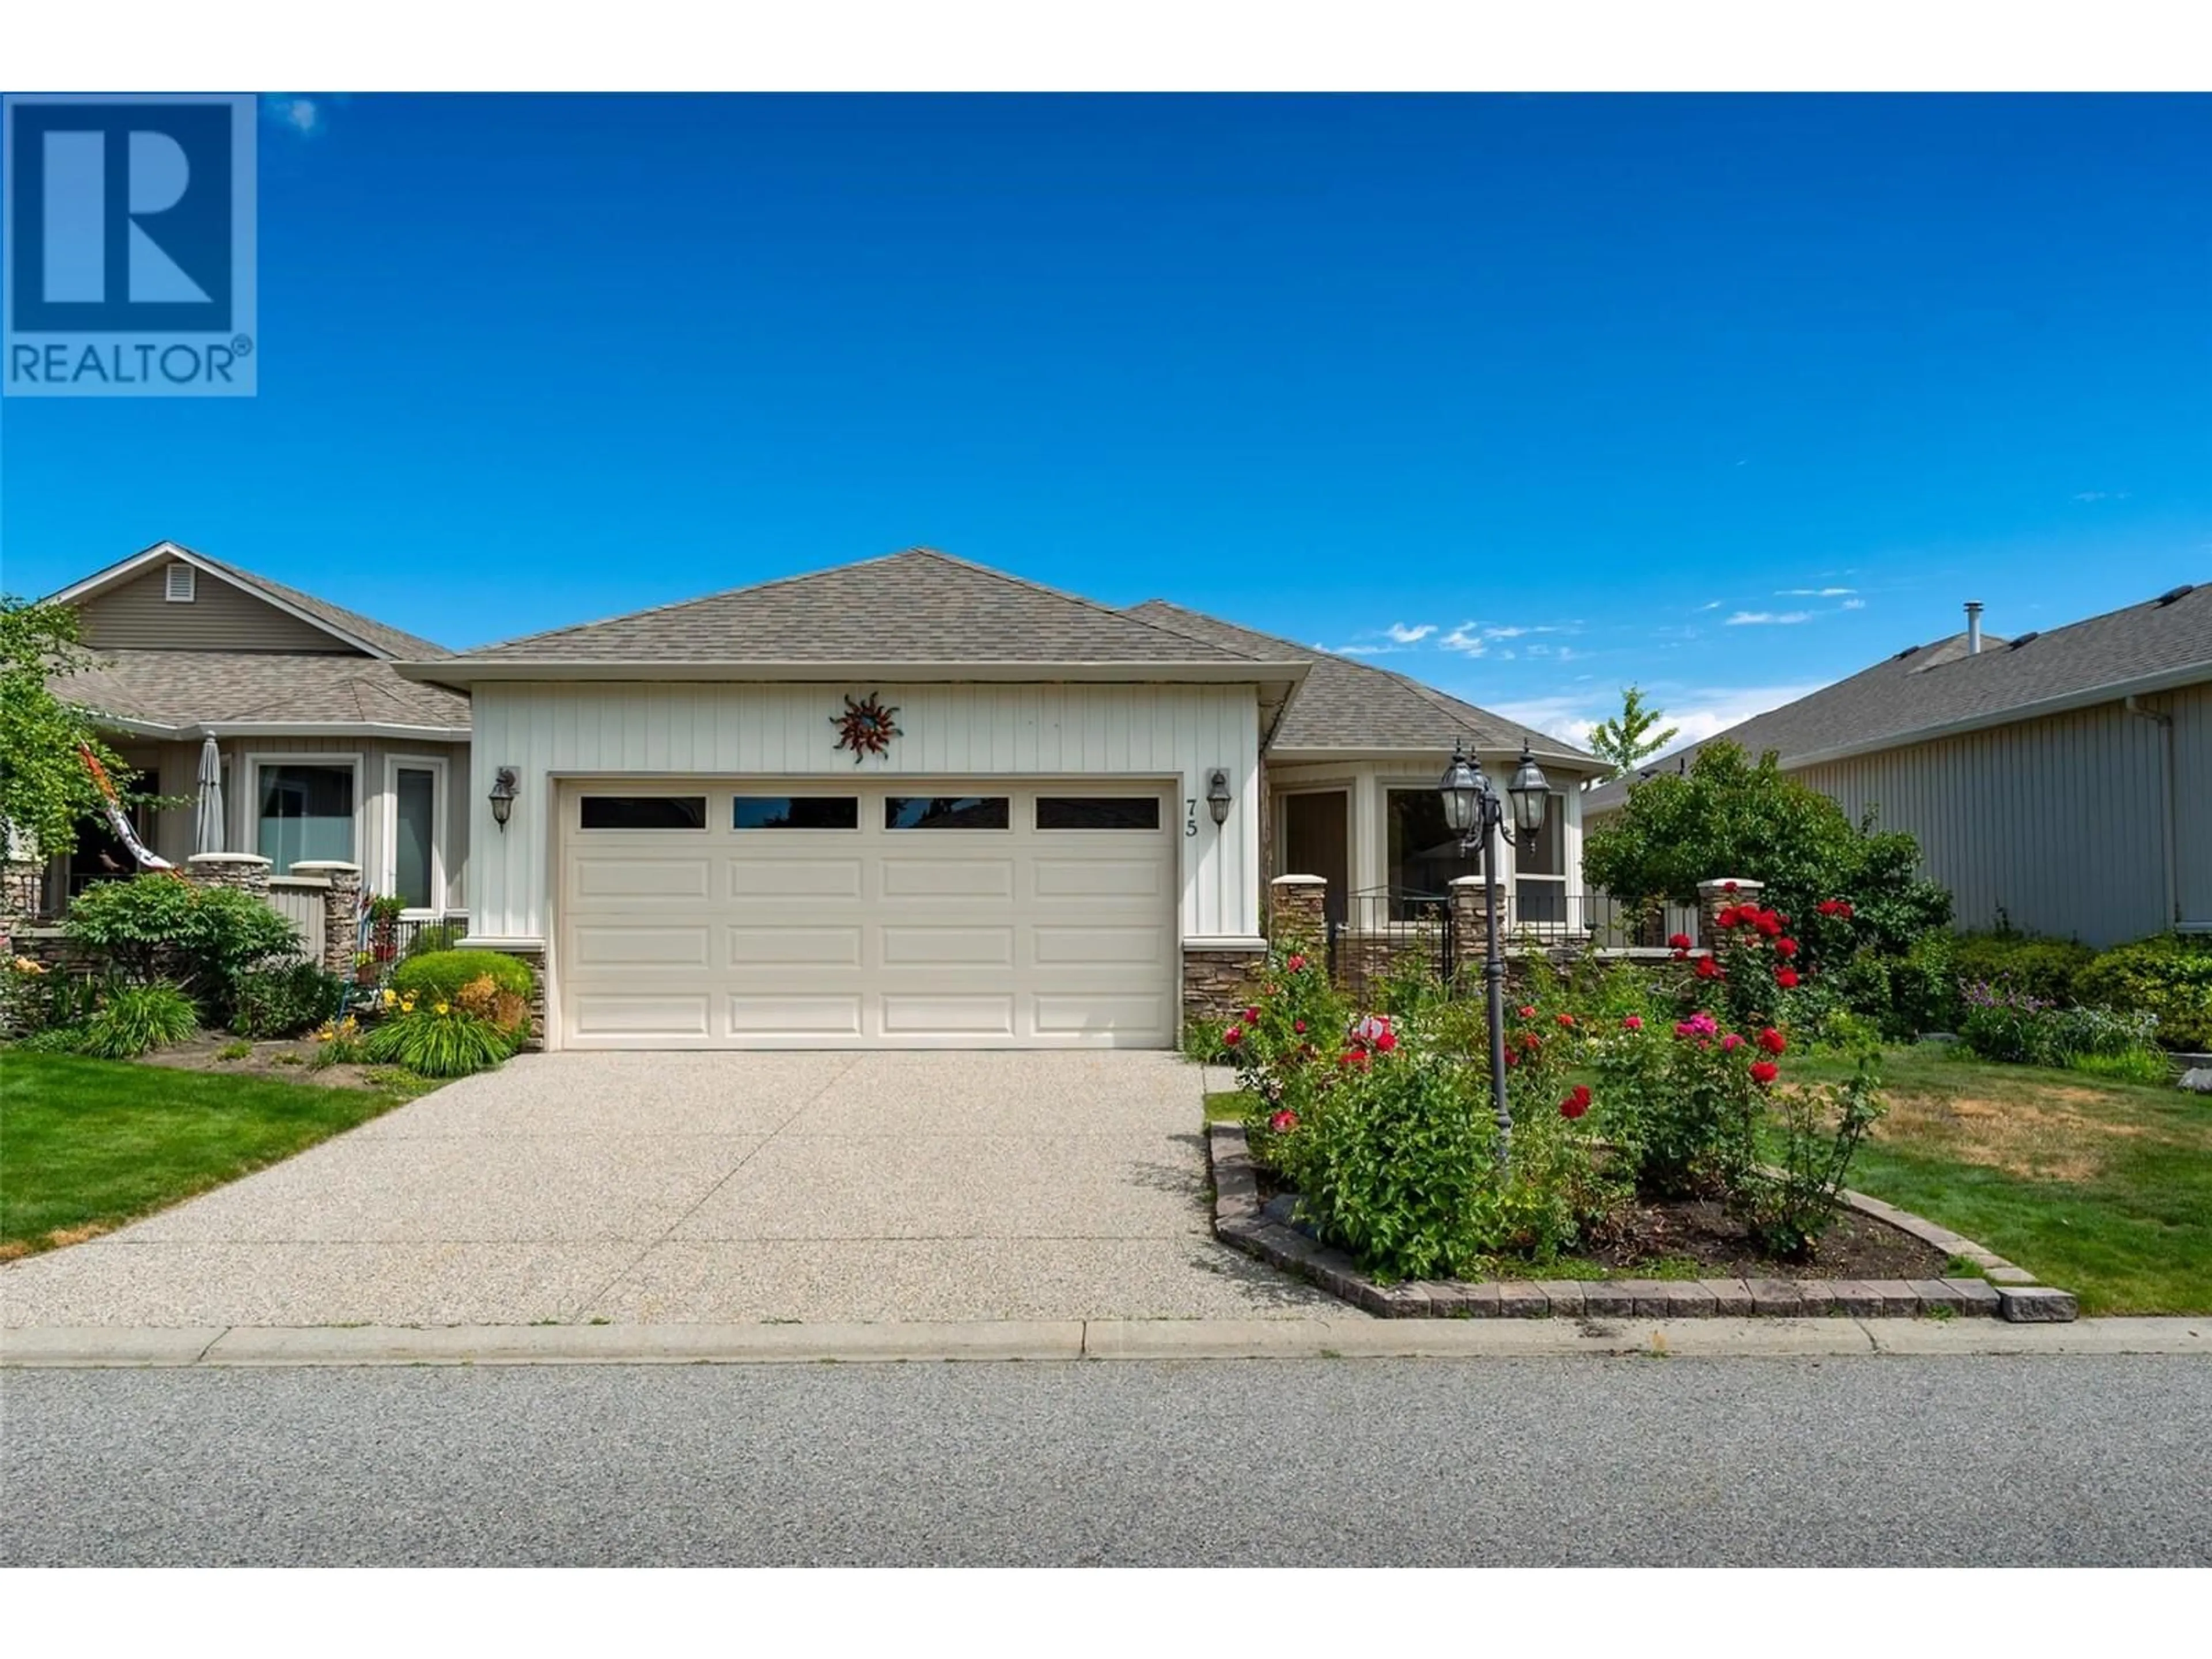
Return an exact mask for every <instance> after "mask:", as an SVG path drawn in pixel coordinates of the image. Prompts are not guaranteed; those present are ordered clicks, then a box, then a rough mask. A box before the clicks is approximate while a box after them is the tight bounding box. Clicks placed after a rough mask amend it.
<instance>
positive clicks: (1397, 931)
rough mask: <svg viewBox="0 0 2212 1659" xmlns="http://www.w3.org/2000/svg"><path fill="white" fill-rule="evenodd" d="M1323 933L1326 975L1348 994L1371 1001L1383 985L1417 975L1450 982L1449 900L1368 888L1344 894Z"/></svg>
mask: <svg viewBox="0 0 2212 1659" xmlns="http://www.w3.org/2000/svg"><path fill="white" fill-rule="evenodd" d="M1342 910H1343V913H1342V915H1340V916H1338V917H1335V918H1333V919H1332V920H1331V921H1330V922H1329V929H1328V965H1329V973H1330V975H1332V976H1333V977H1334V980H1335V981H1336V983H1337V985H1338V986H1339V987H1341V988H1342V989H1343V990H1344V991H1345V992H1346V994H1349V995H1351V996H1352V997H1353V998H1354V999H1356V1000H1360V1001H1366V1000H1370V999H1371V998H1372V997H1373V995H1374V994H1375V993H1376V991H1377V990H1378V989H1379V988H1380V987H1381V985H1382V983H1383V981H1385V980H1389V979H1394V978H1402V977H1406V976H1408V975H1416V974H1418V975H1425V976H1427V977H1430V978H1433V979H1437V980H1439V981H1445V982H1447V983H1448V982H1449V981H1450V979H1451V977H1452V970H1453V968H1454V966H1455V963H1454V961H1453V955H1452V949H1453V947H1452V929H1451V900H1450V898H1449V896H1447V895H1445V894H1443V893H1431V892H1424V891H1422V890H1419V889H1418V888H1411V887H1371V888H1368V889H1365V890H1362V891H1359V892H1354V893H1346V895H1345V896H1344V899H1343V906H1342Z"/></svg>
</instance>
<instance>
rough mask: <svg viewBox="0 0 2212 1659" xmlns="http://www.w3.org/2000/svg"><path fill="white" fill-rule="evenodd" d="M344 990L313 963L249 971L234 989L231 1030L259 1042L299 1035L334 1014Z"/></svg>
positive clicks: (340, 983) (332, 975) (338, 982)
mask: <svg viewBox="0 0 2212 1659" xmlns="http://www.w3.org/2000/svg"><path fill="white" fill-rule="evenodd" d="M344 989H345V987H344V984H343V981H340V980H339V978H338V976H337V975H336V974H331V973H326V972H325V971H324V969H322V968H321V967H320V966H319V964H317V963H312V962H290V963H285V964H284V965H283V966H282V967H274V968H249V969H246V972H244V973H242V974H240V975H239V976H238V982H237V983H236V984H235V985H234V987H232V991H231V1000H230V1029H231V1030H234V1031H235V1032H237V1033H238V1035H239V1036H243V1037H253V1038H256V1039H266V1038H270V1037H289V1036H299V1035H300V1033H301V1032H302V1031H306V1030H312V1029H313V1028H314V1027H315V1026H317V1025H319V1024H321V1023H322V1022H323V1021H325V1020H326V1019H329V1018H331V1017H332V1016H333V1015H335V1014H336V1013H337V1009H338V998H339V997H340V996H341V995H342V994H343V992H344Z"/></svg>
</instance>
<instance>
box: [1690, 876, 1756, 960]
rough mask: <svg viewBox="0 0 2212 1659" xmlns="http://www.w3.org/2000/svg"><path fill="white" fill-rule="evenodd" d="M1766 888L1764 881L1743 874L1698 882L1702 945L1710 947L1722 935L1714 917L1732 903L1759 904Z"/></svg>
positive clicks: (1699, 929)
mask: <svg viewBox="0 0 2212 1659" xmlns="http://www.w3.org/2000/svg"><path fill="white" fill-rule="evenodd" d="M1765 890H1766V884H1765V882H1763V881H1746V880H1745V879H1744V878H1742V877H1741V876H1716V877H1714V878H1713V879H1712V880H1711V881H1701V882H1699V884H1698V933H1699V940H1698V942H1699V944H1700V945H1705V946H1708V947H1710V946H1711V945H1712V943H1713V941H1714V940H1715V939H1718V938H1719V937H1720V932H1721V930H1720V928H1719V927H1718V926H1717V924H1716V923H1715V921H1713V918H1714V917H1716V916H1717V915H1720V913H1721V912H1722V911H1723V910H1725V909H1727V908H1729V906H1730V905H1731V904H1757V903H1758V902H1759V895H1760V894H1761V893H1763V892H1765Z"/></svg>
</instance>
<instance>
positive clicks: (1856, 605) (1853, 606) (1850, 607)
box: [1844, 599, 1866, 611]
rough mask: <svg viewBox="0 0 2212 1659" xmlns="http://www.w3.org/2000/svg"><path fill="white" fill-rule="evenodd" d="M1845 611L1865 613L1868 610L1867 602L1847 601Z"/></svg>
mask: <svg viewBox="0 0 2212 1659" xmlns="http://www.w3.org/2000/svg"><path fill="white" fill-rule="evenodd" d="M1865 609H1866V601H1865V600H1864V599H1845V600H1844V610H1846V611H1863V610H1865Z"/></svg>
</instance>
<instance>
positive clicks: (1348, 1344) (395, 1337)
mask: <svg viewBox="0 0 2212 1659" xmlns="http://www.w3.org/2000/svg"><path fill="white" fill-rule="evenodd" d="M1571 1354H1589V1355H1619V1354H1642V1355H1648V1356H1650V1357H1652V1358H1665V1357H1670V1356H1685V1357H1687V1356H1696V1357H1699V1358H1790V1357H1805V1356H1815V1357H1817V1356H1820V1355H1850V1354H1861V1355H1875V1354H1899V1355H1903V1354H1915V1355H1941V1354H1955V1355H1972V1354H2195V1355H2199V1356H2203V1357H2207V1358H2212V1319H2194V1318H2191V1319H2085V1320H2081V1321H2080V1322H2077V1323H2075V1324H2070V1325H2010V1324H2007V1323H2005V1322H2002V1321H2000V1320H1993V1319H1963V1320H1951V1321H1938V1320H1927V1319H1864V1320H1862V1319H1804V1320H1796V1319H1685V1320H1674V1321H1669V1322H1642V1323H1638V1322H1632V1321H1620V1322H1612V1323H1604V1322H1596V1321H1589V1320H1541V1319H1540V1320H1510V1319H1507V1320H1450V1321H1447V1320H1376V1319H1358V1318H1309V1319H1277V1320H1121V1319H1093V1320H1079V1319H1066V1320H1005V1321H989V1322H901V1323H887V1324H826V1325H760V1324H755V1325H644V1326H638V1325H502V1326H481V1325H479V1326H447V1327H433V1328H392V1327H386V1328H376V1327H357V1328H346V1327H293V1328H278V1327H270V1326H234V1327H229V1328H222V1327H202V1328H181V1327H152V1328H126V1327H78V1328H46V1329H26V1330H11V1331H7V1332H4V1333H0V1366H20V1367H32V1366H40V1367H82V1368H97V1367H120V1366H187V1365H191V1366H219V1365H517V1364H520V1365H532V1364H623V1365H627V1364H764V1363H777V1362H781V1363H793V1362H815V1363H820V1362H827V1361H842V1362H853V1363H872V1362H873V1363H880V1362H887V1361H908V1360H910V1361H951V1360H971V1361H972V1360H1062V1361H1065V1360H1084V1359H1151V1360H1158V1359H1315V1358H1322V1359H1336V1358H1345V1359H1350V1358H1434V1359H1467V1358H1532V1357H1553V1356H1564V1355H1571Z"/></svg>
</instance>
